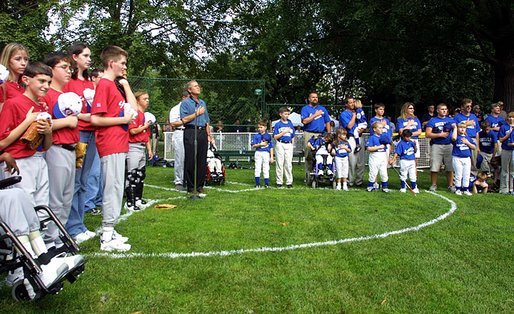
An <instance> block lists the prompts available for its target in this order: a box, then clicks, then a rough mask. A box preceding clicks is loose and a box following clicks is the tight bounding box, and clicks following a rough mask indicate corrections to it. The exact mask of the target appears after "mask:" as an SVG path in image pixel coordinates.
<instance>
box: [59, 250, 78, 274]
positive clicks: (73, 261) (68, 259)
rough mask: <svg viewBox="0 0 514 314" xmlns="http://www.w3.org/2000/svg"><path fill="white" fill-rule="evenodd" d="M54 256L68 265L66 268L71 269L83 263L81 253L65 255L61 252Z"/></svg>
mask: <svg viewBox="0 0 514 314" xmlns="http://www.w3.org/2000/svg"><path fill="white" fill-rule="evenodd" d="M54 258H58V259H59V260H60V261H61V262H62V263H66V265H68V269H69V270H72V269H74V268H75V267H77V266H79V265H82V264H84V257H83V256H82V255H70V256H66V253H61V254H59V255H57V256H55V257H54Z"/></svg>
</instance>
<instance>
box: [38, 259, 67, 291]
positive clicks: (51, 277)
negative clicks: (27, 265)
mask: <svg viewBox="0 0 514 314" xmlns="http://www.w3.org/2000/svg"><path fill="white" fill-rule="evenodd" d="M41 269H42V270H43V272H42V273H41V274H39V275H38V276H39V278H40V279H41V281H42V282H43V284H44V285H45V287H47V288H48V287H50V286H52V285H53V284H54V283H55V282H56V281H57V280H58V279H60V278H62V277H63V276H64V275H65V274H66V273H67V272H68V270H69V267H68V265H67V264H66V263H65V262H64V261H63V260H62V259H60V258H52V260H50V263H48V264H47V265H41Z"/></svg>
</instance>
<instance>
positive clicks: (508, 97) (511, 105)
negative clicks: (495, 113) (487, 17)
mask: <svg viewBox="0 0 514 314" xmlns="http://www.w3.org/2000/svg"><path fill="white" fill-rule="evenodd" d="M494 48H495V57H496V60H497V63H496V65H495V66H494V97H493V101H495V102H496V101H503V102H504V104H505V108H504V110H505V111H507V112H510V111H512V110H514V44H513V43H512V41H511V40H508V41H503V42H502V43H501V44H497V45H494Z"/></svg>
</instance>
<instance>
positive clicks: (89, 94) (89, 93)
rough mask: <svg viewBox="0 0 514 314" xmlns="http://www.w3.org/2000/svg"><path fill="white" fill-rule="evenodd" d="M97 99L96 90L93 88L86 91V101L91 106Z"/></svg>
mask: <svg viewBox="0 0 514 314" xmlns="http://www.w3.org/2000/svg"><path fill="white" fill-rule="evenodd" d="M93 98H95V90H94V89H91V88H86V89H84V99H85V100H86V101H87V102H88V103H89V104H91V103H92V102H93Z"/></svg>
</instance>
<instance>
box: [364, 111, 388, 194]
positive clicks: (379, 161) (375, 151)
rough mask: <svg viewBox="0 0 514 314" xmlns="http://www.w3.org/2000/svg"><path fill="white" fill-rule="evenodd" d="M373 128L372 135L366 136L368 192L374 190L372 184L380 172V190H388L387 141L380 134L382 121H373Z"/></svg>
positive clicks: (386, 191)
mask: <svg viewBox="0 0 514 314" xmlns="http://www.w3.org/2000/svg"><path fill="white" fill-rule="evenodd" d="M371 127H372V128H373V131H374V132H373V135H370V137H369V138H368V143H367V146H368V152H369V161H368V165H369V174H368V188H367V191H368V192H372V191H373V190H374V187H373V186H374V184H375V181H376V177H377V174H380V179H381V180H382V191H383V192H385V193H388V192H389V188H388V180H389V177H388V175H387V164H388V161H387V160H388V157H387V156H388V155H387V154H388V153H387V143H385V142H384V140H383V139H381V135H382V133H383V123H381V122H378V121H376V122H373V124H372V125H371Z"/></svg>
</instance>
